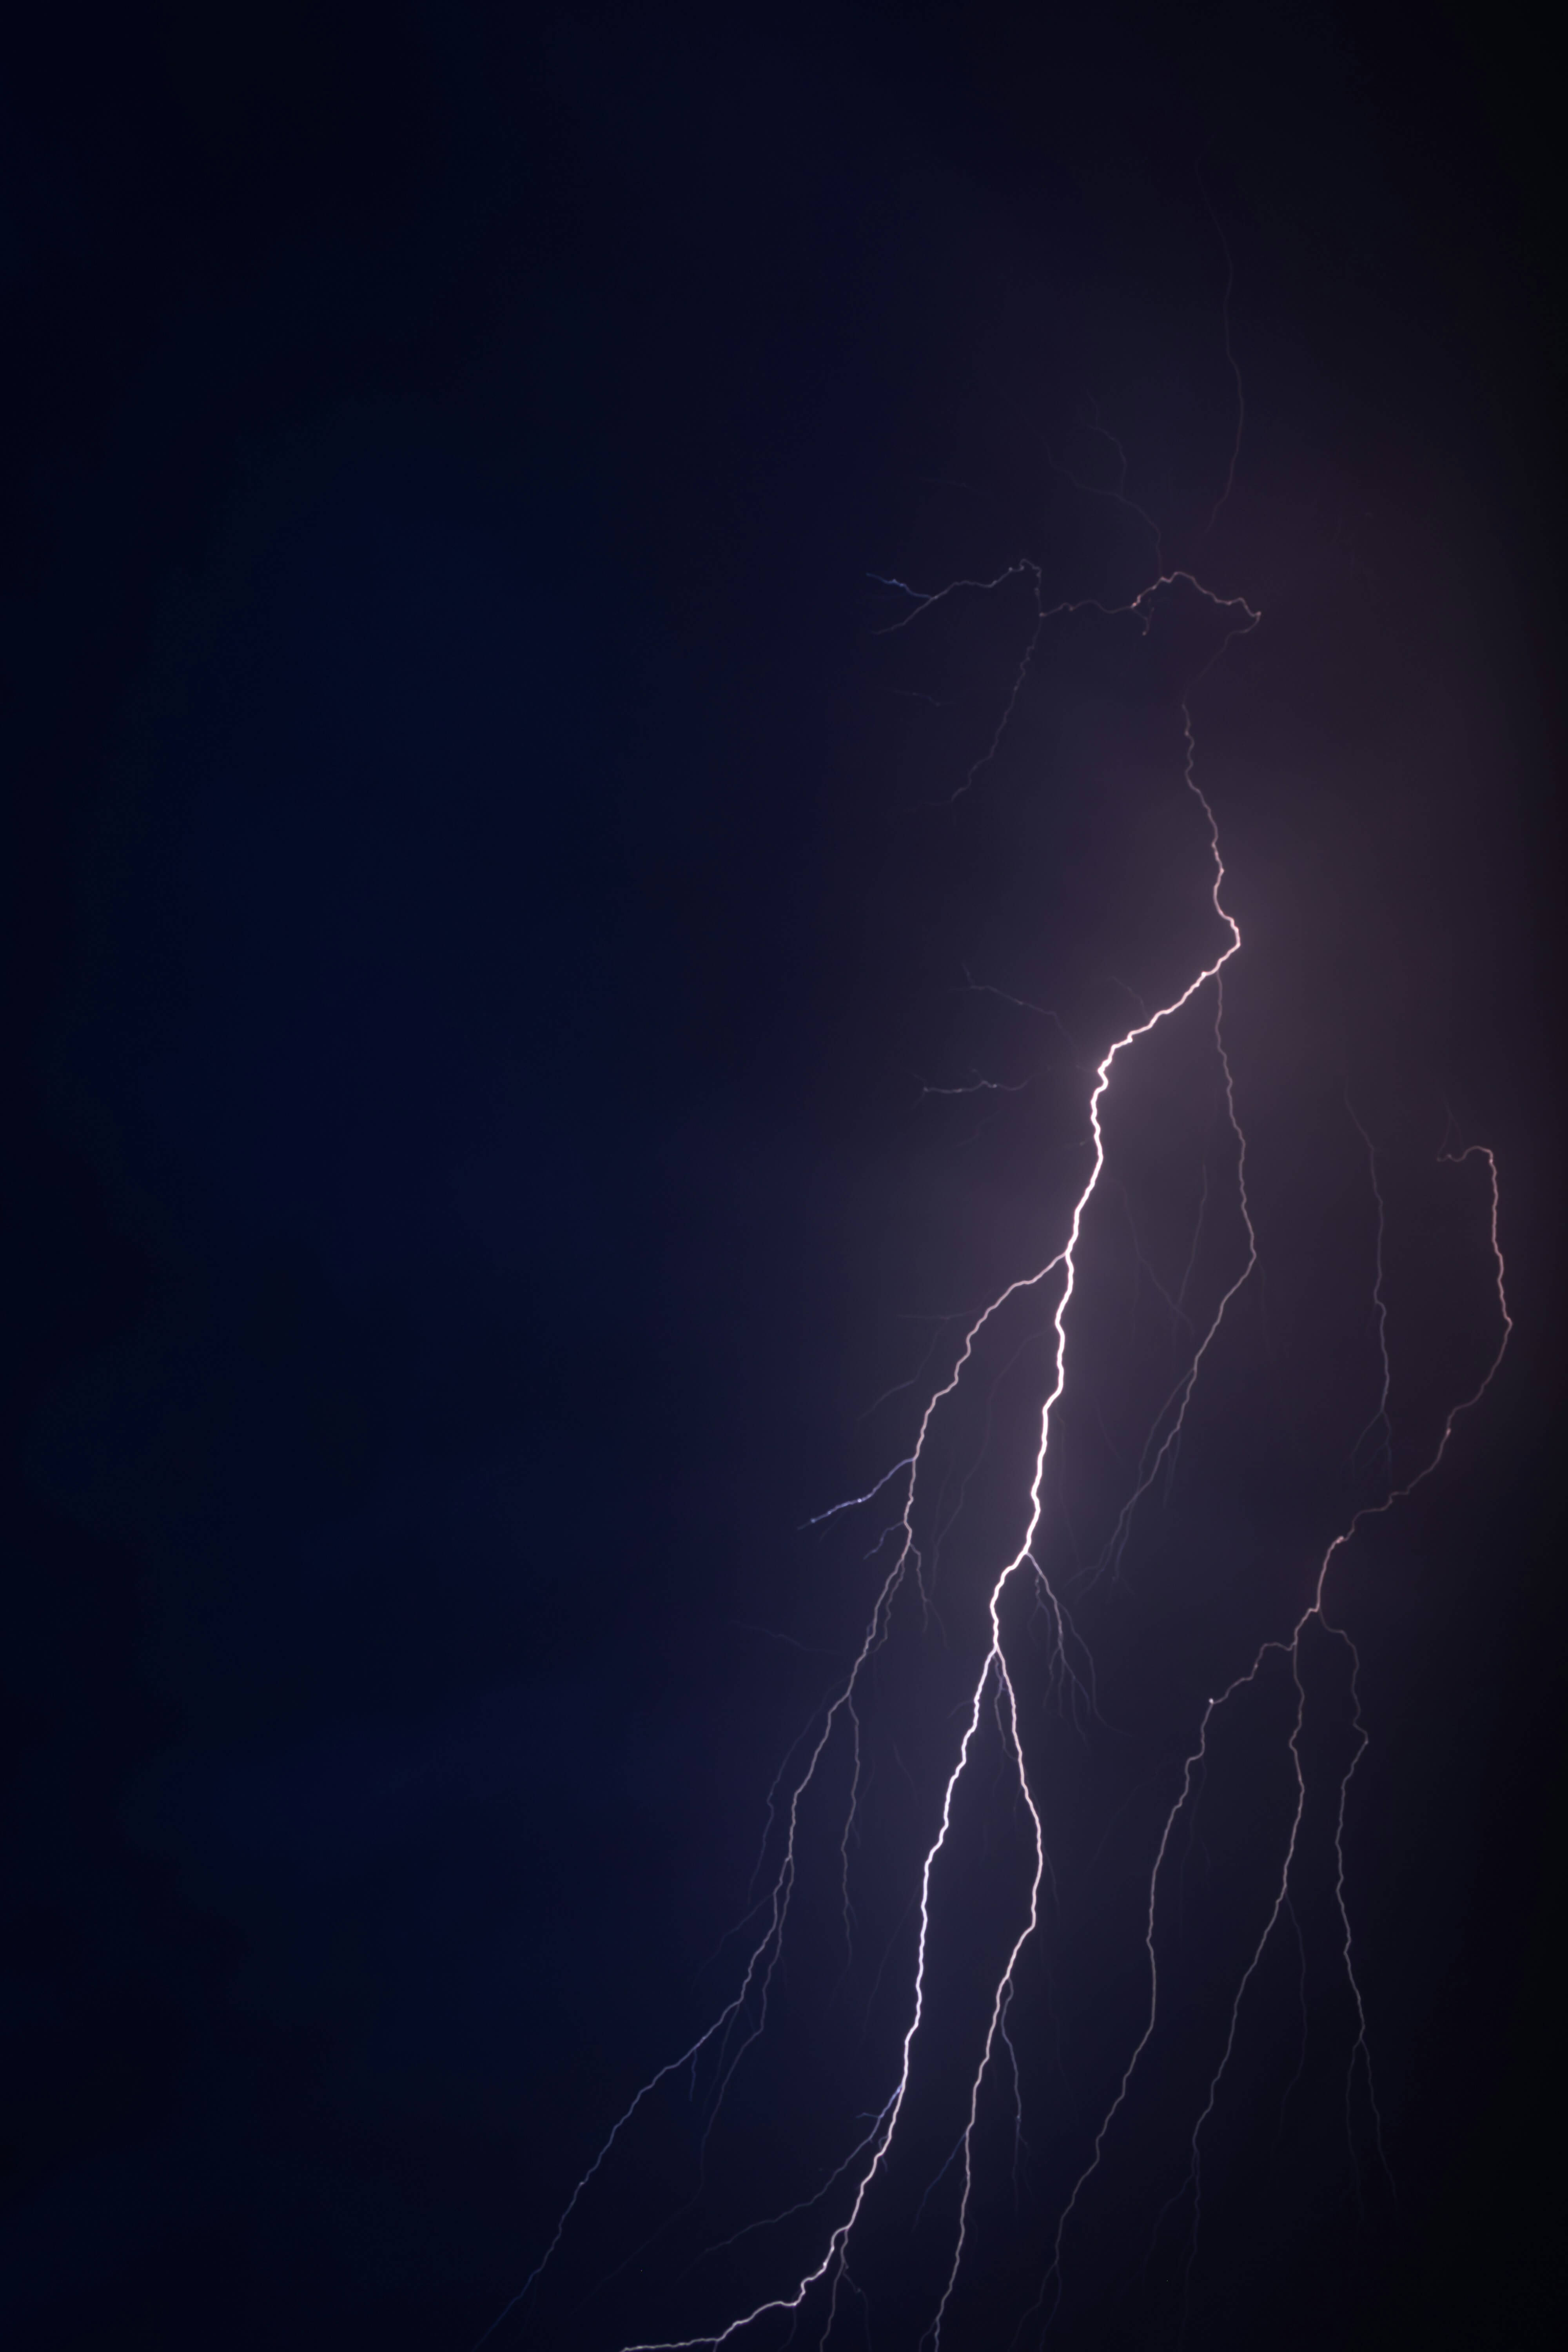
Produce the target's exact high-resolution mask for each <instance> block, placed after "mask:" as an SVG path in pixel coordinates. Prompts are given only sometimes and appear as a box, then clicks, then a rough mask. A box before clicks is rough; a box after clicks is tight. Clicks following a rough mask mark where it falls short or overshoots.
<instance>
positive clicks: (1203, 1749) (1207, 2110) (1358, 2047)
mask: <svg viewBox="0 0 1568 2352" xmlns="http://www.w3.org/2000/svg"><path fill="white" fill-rule="evenodd" d="M1439 1158H1440V1159H1441V1160H1444V1161H1446V1162H1447V1163H1449V1164H1451V1165H1456V1166H1457V1165H1459V1164H1461V1163H1463V1162H1464V1161H1467V1160H1474V1159H1479V1160H1484V1161H1485V1162H1486V1166H1487V1171H1488V1181H1489V1191H1490V1215H1489V1241H1490V1248H1491V1255H1492V1263H1493V1267H1494V1273H1495V1286H1496V1293H1497V1302H1498V1315H1499V1320H1500V1335H1499V1339H1498V1344H1497V1347H1496V1349H1495V1350H1494V1352H1493V1354H1492V1357H1491V1359H1490V1360H1489V1363H1488V1365H1487V1367H1486V1370H1485V1371H1484V1372H1483V1374H1482V1376H1481V1379H1480V1381H1479V1382H1478V1384H1477V1386H1476V1387H1475V1389H1474V1390H1473V1391H1471V1392H1470V1394H1469V1395H1468V1396H1467V1397H1464V1398H1462V1399H1461V1400H1460V1402H1458V1404H1455V1405H1451V1406H1450V1407H1449V1409H1448V1411H1447V1413H1446V1414H1445V1416H1444V1420H1443V1426H1442V1430H1441V1432H1440V1433H1439V1436H1438V1439H1437V1443H1436V1446H1435V1447H1434V1448H1433V1451H1432V1453H1431V1454H1430V1455H1429V1456H1428V1457H1427V1459H1426V1462H1424V1463H1423V1464H1422V1465H1421V1467H1420V1468H1419V1469H1418V1470H1416V1471H1415V1473H1414V1474H1413V1475H1411V1476H1410V1477H1409V1478H1407V1479H1405V1482H1404V1483H1403V1484H1402V1485H1400V1486H1391V1487H1390V1488H1389V1490H1388V1492H1387V1493H1386V1494H1385V1495H1384V1496H1383V1499H1382V1500H1381V1501H1380V1502H1376V1503H1368V1504H1364V1505H1363V1507H1361V1508H1360V1509H1359V1510H1357V1511H1356V1512H1355V1513H1354V1514H1353V1515H1352V1517H1351V1518H1350V1519H1349V1520H1348V1521H1347V1523H1346V1525H1345V1526H1344V1527H1343V1528H1342V1529H1341V1531H1340V1532H1339V1534H1337V1535H1336V1536H1335V1537H1334V1538H1333V1539H1332V1541H1331V1543H1330V1544H1329V1546H1328V1549H1326V1551H1325V1552H1324V1554H1323V1556H1322V1559H1321V1561H1320V1563H1319V1567H1318V1572H1317V1576H1316V1578H1315V1580H1314V1581H1313V1586H1312V1597H1311V1600H1310V1601H1309V1602H1308V1604H1307V1606H1306V1608H1305V1609H1303V1611H1302V1612H1301V1614H1300V1617H1298V1619H1297V1620H1296V1622H1295V1624H1294V1626H1293V1627H1292V1628H1291V1630H1290V1633H1289V1637H1288V1638H1287V1639H1285V1640H1283V1641H1281V1640H1272V1641H1268V1642H1265V1643H1262V1644H1261V1645H1260V1646H1259V1648H1258V1653H1257V1654H1256V1655H1255V1657H1254V1658H1253V1661H1252V1663H1251V1664H1250V1665H1249V1666H1248V1667H1247V1669H1246V1671H1245V1672H1244V1673H1242V1674H1240V1675H1237V1677H1236V1679H1235V1680H1234V1681H1233V1682H1232V1683H1231V1684H1230V1685H1228V1686H1227V1688H1226V1690H1224V1691H1223V1692H1222V1693H1221V1694H1220V1696H1219V1697H1218V1698H1215V1699H1210V1700H1209V1701H1208V1703H1207V1705H1206V1706H1205V1709H1204V1716H1203V1722H1202V1726H1201V1727H1200V1733H1199V1738H1198V1744H1197V1746H1196V1748H1194V1751H1193V1753H1192V1754H1191V1755H1190V1756H1189V1757H1188V1758H1187V1759H1186V1762H1185V1764H1184V1768H1183V1773H1182V1784H1181V1788H1180V1790H1178V1792H1177V1796H1176V1800H1175V1802H1174V1804H1173V1806H1172V1807H1171V1810H1170V1811H1169V1813H1168V1814H1167V1816H1166V1819H1165V1824H1164V1828H1163V1831H1162V1832H1161V1836H1160V1842H1159V1845H1158V1847H1157V1849H1156V1852H1155V1856H1154V1865H1153V1869H1152V1872H1151V1874H1150V1880H1149V1905H1148V1914H1147V1927H1146V1933H1145V1938H1144V1940H1145V1948H1146V1949H1147V1952H1148V1956H1149V2011H1148V2016H1147V2019H1146V2021H1145V2023H1144V2027H1143V2031H1142V2034H1141V2035H1140V2037H1139V2039H1138V2042H1136V2044H1135V2045H1134V2047H1133V2050H1132V2053H1131V2057H1130V2058H1129V2060H1128V2062H1127V2065H1126V2068H1125V2070H1124V2072H1123V2074H1122V2076H1121V2083H1120V2084H1119V2086H1118V2088H1117V2092H1116V2095H1115V2097H1114V2099H1113V2100H1112V2101H1111V2103H1110V2106H1109V2108H1108V2109H1107V2110H1106V2113H1105V2116H1104V2117H1103V2119H1102V2121H1101V2123H1100V2129H1099V2131H1098V2132H1097V2133H1096V2135H1095V2139H1094V2144H1093V2147H1092V2149H1091V2151H1090V2155H1089V2162H1088V2163H1087V2164H1086V2165H1085V2167H1084V2168H1083V2170H1082V2171H1081V2172H1080V2173H1079V2177H1078V2179H1077V2180H1076V2181H1075V2182H1074V2183H1073V2187H1072V2189H1071V2192H1070V2193H1069V2195H1068V2200H1067V2203H1066V2205H1065V2206H1064V2207H1063V2209H1062V2212H1061V2215H1060V2217H1059V2219H1058V2224H1057V2231H1056V2238H1055V2242H1054V2245H1053V2249H1052V2259H1051V2264H1050V2268H1049V2270H1048V2271H1047V2274H1046V2279H1045V2282H1044V2284H1042V2286H1041V2290H1040V2293H1039V2294H1038V2295H1037V2298H1036V2301H1035V2304H1034V2305H1032V2307H1031V2312H1030V2313H1029V2314H1026V2319H1027V2318H1028V2317H1029V2316H1031V2315H1033V2314H1034V2313H1035V2312H1037V2311H1038V2310H1039V2307H1040V2305H1041V2304H1042V2303H1043V2302H1044V2301H1045V2299H1046V2297H1047V2294H1051V2295H1052V2301H1051V2305H1050V2311H1049V2312H1048V2313H1047V2321H1046V2325H1047V2329H1048V2327H1049V2324H1050V2318H1051V2316H1052V2315H1054V2313H1055V2310H1056V2307H1057V2303H1058V2301H1059V2298H1060V2284H1061V2258H1062V2243H1063V2239H1064V2236H1065V2233H1066V2231H1067V2226H1068V2221H1070V2220H1071V2218H1072V2215H1073V2212H1074V2210H1076V2208H1077V2205H1078V2202H1079V2198H1080V2196H1081V2195H1082V2192H1083V2190H1084V2189H1085V2188H1086V2187H1087V2185H1088V2183H1089V2180H1090V2179H1091V2178H1092V2177H1093V2175H1094V2174H1095V2172H1096V2171H1097V2170H1098V2169H1099V2167H1100V2158H1101V2156H1102V2154H1103V2151H1104V2147H1105V2141H1106V2137H1107V2135H1108V2133H1109V2131H1110V2126H1111V2124H1112V2123H1113V2122H1114V2120H1115V2118H1116V2116H1117V2115H1118V2114H1119V2112H1120V2111H1121V2107H1122V2106H1123V2105H1124V2104H1125V2102H1126V2098H1127V2095H1128V2090H1129V2088H1130V2086H1131V2081H1132V2077H1133V2074H1134V2072H1135V2070H1136V2068H1137V2065H1138V2063H1139V2061H1140V2059H1141V2058H1142V2055H1143V2053H1144V2051H1145V2050H1146V2049H1147V2048H1148V2046H1149V2042H1150V2041H1151V2040H1152V2036H1153V2032H1154V2027H1155V2022H1156V2019H1157V2016H1158V2011H1159V1960H1158V1957H1157V1954H1156V1951H1155V1944H1154V1927H1155V1911H1156V1905H1157V1900H1158V1890H1159V1882H1160V1874H1161V1870H1162V1868H1163V1864H1164V1860H1165V1855H1166V1853H1167V1851H1168V1849H1169V1846H1170V1842H1171V1836H1172V1832H1173V1830H1174V1828H1175V1824H1176V1822H1177V1819H1178V1818H1179V1816H1180V1815H1181V1813H1182V1812H1183V1811H1184V1808H1185V1806H1186V1804H1187V1801H1188V1798H1189V1796H1190V1795H1191V1792H1192V1785H1193V1776H1194V1772H1195V1771H1196V1770H1197V1769H1198V1768H1199V1767H1200V1766H1201V1765H1203V1764H1204V1763H1205V1762H1206V1760H1207V1754H1208V1736H1209V1729H1210V1726H1211V1725H1212V1723H1213V1720H1214V1717H1215V1715H1216V1714H1217V1713H1218V1712H1219V1711H1220V1710H1221V1709H1222V1708H1223V1707H1225V1706H1227V1705H1228V1703H1229V1702H1230V1700H1231V1699H1232V1698H1233V1697H1234V1696H1236V1694H1237V1692H1238V1691H1240V1690H1243V1689H1245V1688H1247V1686H1248V1685H1251V1684H1252V1683H1253V1682H1255V1681H1256V1679H1257V1676H1258V1674H1259V1672H1260V1671H1261V1669H1262V1666H1263V1664H1264V1661H1265V1659H1266V1658H1268V1656H1270V1655H1271V1654H1276V1653H1278V1654H1283V1655H1284V1656H1285V1657H1286V1658H1288V1659H1289V1664H1290V1671H1291V1674H1292V1675H1293V1677H1294V1678H1295V1681H1296V1686H1297V1690H1298V1694H1299V1703H1298V1707H1297V1714H1296V1720H1295V1723H1294V1725H1293V1727H1292V1730H1291V1734H1290V1738H1289V1748H1290V1753H1291V1758H1292V1761H1293V1763H1294V1766H1295V1770H1296V1783H1297V1794H1296V1802H1295V1807H1294V1811H1293V1812H1292V1816H1291V1822H1290V1829H1289V1837H1288V1839H1287V1842H1286V1847H1285V1855H1284V1861H1283V1864H1282V1865H1281V1868H1280V1874H1279V1886H1278V1888H1277V1890H1276V1893H1275V1895H1274V1899H1273V1902H1272V1904H1271V1906H1270V1907H1269V1910H1268V1916H1267V1918H1266V1920H1265V1923H1264V1927H1263V1932H1262V1934H1261V1935H1260V1937H1258V1943H1257V1945H1256V1947H1255V1948H1254V1950H1253V1953H1252V1956H1251V1958H1250V1959H1249V1960H1248V1961H1247V1966H1246V1968H1245V1969H1244V1970H1243V1972H1242V1976H1241V1979H1240V1981H1239V1983H1238V1985H1237V1990H1236V1996H1235V1999H1234V2000H1233V2002H1232V2004H1231V2011H1230V2020H1229V2026H1228V2030H1227V2032H1226V2040H1225V2045H1224V2048H1223V2050H1222V2053H1221V2055H1220V2061H1219V2063H1218V2065H1217V2066H1216V2068H1215V2074H1214V2076H1213V2079H1212V2080H1211V2082H1210V2084H1209V2089H1208V2095H1207V2097H1206V2099H1205V2105H1204V2107H1203V2111H1202V2113H1201V2114H1200V2116H1198V2119H1197V2121H1196V2123H1195V2124H1194V2128H1193V2136H1192V2140H1191V2143H1190V2146H1191V2163H1190V2166H1189V2170H1188V2174H1187V2179H1186V2181H1185V2182H1184V2185H1183V2189H1178V2190H1177V2192H1176V2195H1175V2196H1174V2197H1173V2198H1172V2199H1170V2200H1168V2201H1167V2203H1166V2205H1165V2206H1164V2207H1163V2210H1162V2214H1161V2219H1162V2220H1163V2216H1164V2213H1166V2212H1169V2211H1170V2210H1171V2207H1172V2206H1173V2204H1175V2203H1176V2202H1177V2201H1178V2200H1179V2199H1180V2197H1181V2196H1182V2194H1183V2193H1184V2189H1189V2188H1190V2189H1191V2190H1192V2192H1193V2196H1194V2216H1193V2240H1194V2245H1195V2240H1196V2232H1197V2224H1198V2210H1199V2208H1198V2200H1199V2195H1200V2179H1201V2174H1200V2160H1201V2159H1200V2143H1201V2137H1202V2133H1203V2129H1204V2126H1205V2124H1206V2123H1207V2122H1208V2120H1209V2117H1210V2116H1212V2114H1213V2113H1214V2108H1215V2101H1216V2100H1217V2098H1218V2095H1219V2089H1220V2084H1221V2083H1222V2081H1223V2078H1224V2075H1225V2073H1226V2067H1227V2066H1228V2064H1229V2062H1230V2057H1231V2053H1232V2051H1233V2050H1234V2048H1235V2044H1236V2034H1237V2021H1238V2019H1239V2016H1240V2012H1241V2004H1242V2000H1243V1998H1244V1997H1245V1994H1246V1991H1247V1986H1248V1984H1249V1983H1250V1982H1251V1980H1252V1979H1253V1977H1254V1975H1255V1974H1256V1972H1257V1969H1258V1965H1259V1963H1260V1962H1261V1960H1262V1958H1263V1954H1264V1950H1265V1948H1266V1947H1267V1946H1268V1941H1269V1938H1270V1937H1271V1936H1272V1935H1273V1932H1274V1929H1275V1927H1276V1925H1277V1924H1278V1922H1279V1914H1280V1912H1281V1910H1282V1909H1283V1908H1284V1906H1285V1905H1286V1904H1287V1903H1288V1901H1289V1891H1290V1874H1291V1871H1292V1869H1293V1867H1294V1864H1295V1859H1296V1851H1297V1844H1298V1840H1299V1834H1300V1826H1301V1817H1302V1813H1303V1811H1304V1808H1305V1803H1306V1784H1305V1779H1304V1775H1303V1772H1302V1768H1301V1758H1300V1746H1299V1741H1300V1731H1301V1722H1302V1716H1301V1704H1302V1700H1301V1696H1300V1694H1301V1682H1300V1645H1301V1640H1302V1636H1303V1635H1304V1633H1306V1630H1307V1627H1308V1626H1309V1625H1310V1623H1311V1622H1313V1621H1314V1620H1316V1622H1318V1623H1319V1624H1320V1625H1321V1627H1322V1629H1323V1631H1324V1632H1325V1633H1329V1634H1330V1635H1331V1636H1332V1637H1333V1638H1334V1639H1335V1640H1336V1641H1339V1642H1341V1643H1342V1644H1343V1645H1344V1648H1345V1649H1346V1651H1347V1652H1348V1654H1349V1656H1350V1660H1351V1699H1352V1731H1353V1732H1354V1735H1355V1746H1354V1748H1353V1750H1352V1755H1351V1759H1350V1761H1349V1763H1348V1764H1347V1765H1346V1767H1345V1769H1344V1771H1343V1773H1342V1776H1341V1779H1340V1784H1339V1793H1338V1803H1337V1807H1336V1813H1335V1826H1334V1856H1335V1877H1334V1899H1335V1903H1336V1906H1337V1908H1338V1912H1339V1917H1340V1924H1341V1928H1342V1958H1343V1961H1344V1968H1345V1974H1346V1977H1347V1979H1348V1981H1349V1984H1350V1989H1351V1993H1352V1999H1353V2000H1354V2003H1355V2010H1356V2018H1357V2027H1358V2030H1357V2034H1356V2040H1355V2043H1354V2046H1353V2048H1352V2053H1351V2071H1350V2078H1349V2081H1348V2082H1347V2098H1348V2097H1349V2095H1350V2086H1351V2084H1353V2077H1354V2072H1355V2069H1356V2066H1357V2063H1358V2062H1359V2063H1360V2064H1361V2066H1362V2067H1363V2070H1364V2072H1365V2075H1366V2081H1367V2094H1368V2098H1369V2101H1370V2104H1371V2107H1372V2112H1373V2126H1374V2131H1375V2134H1376V2139H1377V2146H1378V2152H1379V2155H1380V2157H1381V2156H1382V2153H1383V2137H1382V2117H1381V2116H1380V2115H1379V2113H1378V2109H1377V2101H1376V2097H1375V2094H1374V2092H1373V2084H1372V2061H1371V2053H1370V2050H1369V2048H1368V2044H1367V2021H1366V2005H1365V2001H1364V1999H1363V1993H1362V1990H1361V1984H1360V1980H1359V1979H1358V1977H1357V1975H1356V1970H1355V1958H1354V1945H1353V1937H1352V1929H1351V1919H1350V1908H1349V1905H1348V1902H1347V1900H1346V1895H1345V1868H1346V1865H1345V1850H1344V1832H1345V1812H1346V1807H1347V1805H1348V1802H1349V1797H1350V1787H1351V1782H1352V1780H1353V1778H1354V1775H1355V1772H1356V1769H1357V1768H1358V1767H1359V1765H1360V1763H1361V1760H1362V1759H1363V1756H1364V1755H1365V1753H1366V1750H1367V1747H1368V1744H1369V1739H1368V1733H1367V1728H1366V1724H1365V1721H1364V1718H1363V1715H1362V1710H1361V1686H1360V1675H1361V1657H1360V1654H1359V1652H1358V1651H1357V1649H1356V1646H1355V1643H1354V1642H1353V1641H1352V1639H1351V1637H1350V1635H1349V1633H1347V1632H1346V1631H1345V1629H1344V1628H1343V1627H1342V1626H1340V1625H1336V1624H1334V1623H1333V1622H1331V1620H1330V1618H1329V1617H1328V1614H1327V1612H1326V1610H1325V1606H1324V1598H1325V1592H1326V1589H1327V1584H1328V1578H1329V1572H1330V1570H1331V1568H1332V1566H1333V1563H1334V1560H1335V1559H1336V1558H1337V1556H1338V1555H1339V1553H1341V1552H1342V1550H1344V1549H1345V1548H1346V1546H1347V1545H1348V1544H1350V1543H1351V1541H1352V1539H1353V1538H1354V1537H1355V1536H1356V1535H1357V1534H1358V1533H1359V1532H1360V1530H1361V1529H1362V1528H1363V1526H1365V1524H1366V1523H1367V1521H1368V1520H1371V1519H1374V1518H1380V1517H1383V1516H1384V1515H1385V1514H1386V1513H1387V1512H1389V1511H1391V1510H1392V1509H1394V1507H1395V1505H1396V1504H1399V1503H1402V1502H1405V1501H1406V1500H1407V1499H1408V1497H1409V1496H1411V1495H1413V1494H1414V1493H1415V1490H1416V1488H1417V1487H1418V1486H1424V1485H1425V1484H1426V1481H1427V1480H1428V1479H1429V1478H1430V1477H1432V1476H1433V1475H1434V1474H1435V1472H1436V1470H1437V1468H1438V1467H1439V1465H1441V1463H1442V1462H1443V1460H1444V1458H1445V1457H1446V1455H1447V1451H1448V1447H1449V1444H1450V1442H1451V1441H1452V1438H1453V1434H1454V1431H1455V1429H1456V1427H1457V1426H1458V1423H1459V1421H1460V1420H1461V1419H1462V1418H1463V1416H1464V1415H1465V1414H1466V1413H1468V1412H1473V1411H1474V1409H1475V1407H1476V1406H1477V1405H1479V1402H1481V1399H1482V1398H1483V1397H1484V1396H1485V1395H1486V1393H1487V1391H1488V1390H1489V1388H1490V1387H1491V1384H1492V1382H1493V1381H1494V1380H1495V1379H1496V1377H1497V1373H1498V1370H1499V1369H1500V1365H1501V1363H1502V1360H1503V1358H1504V1356H1505V1355H1506V1353H1507V1351H1508V1345H1509V1341H1510V1339H1511V1338H1512V1336H1513V1318H1512V1317H1511V1315H1510V1312H1509V1305H1508V1289H1507V1267H1506V1265H1505V1262H1504V1258H1503V1254H1502V1246H1501V1241H1500V1233H1499V1221H1500V1194H1499V1185H1498V1171H1497V1160H1496V1157H1495V1155H1494V1154H1493V1152H1492V1151H1491V1150H1489V1147H1488V1146H1487V1145H1485V1144H1470V1145H1468V1147H1467V1148H1466V1149H1465V1150H1460V1151H1448V1150H1445V1151H1443V1152H1442V1153H1440V1154H1439ZM1385 2161H1386V2160H1385ZM1156 2227H1158V2224H1156ZM1192 2261H1193V2252H1192V2250H1191V2249H1190V2250H1189V2254H1188V2262H1187V2272H1188V2274H1189V2275H1190V2273H1191V2267H1192ZM1053 2290H1054V2292H1053Z"/></svg>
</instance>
